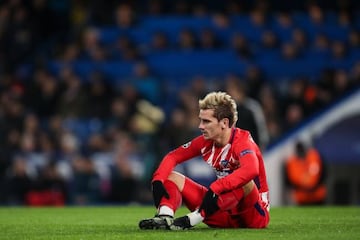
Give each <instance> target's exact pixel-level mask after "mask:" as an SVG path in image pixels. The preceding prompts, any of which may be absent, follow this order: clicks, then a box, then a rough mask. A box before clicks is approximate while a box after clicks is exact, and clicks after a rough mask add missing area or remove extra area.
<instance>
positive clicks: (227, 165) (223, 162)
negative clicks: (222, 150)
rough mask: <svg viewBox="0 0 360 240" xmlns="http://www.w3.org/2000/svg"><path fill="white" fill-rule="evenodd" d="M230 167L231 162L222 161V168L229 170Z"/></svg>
mask: <svg viewBox="0 0 360 240" xmlns="http://www.w3.org/2000/svg"><path fill="white" fill-rule="evenodd" d="M229 165H230V162H229V161H228V160H226V159H223V160H220V166H221V167H222V168H228V167H229Z"/></svg>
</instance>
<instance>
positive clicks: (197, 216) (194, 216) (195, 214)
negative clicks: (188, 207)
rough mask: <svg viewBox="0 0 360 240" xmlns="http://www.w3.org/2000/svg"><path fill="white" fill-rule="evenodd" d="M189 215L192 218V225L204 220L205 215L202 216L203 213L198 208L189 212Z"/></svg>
mask: <svg viewBox="0 0 360 240" xmlns="http://www.w3.org/2000/svg"><path fill="white" fill-rule="evenodd" d="M187 216H188V217H189V219H190V225H191V226H195V225H196V224H199V223H201V222H202V221H203V220H204V217H203V216H201V214H200V213H199V212H198V210H195V211H193V212H191V213H188V214H187Z"/></svg>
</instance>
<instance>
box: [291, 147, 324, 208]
mask: <svg viewBox="0 0 360 240" xmlns="http://www.w3.org/2000/svg"><path fill="white" fill-rule="evenodd" d="M286 176H287V181H288V184H289V189H290V201H291V202H292V203H295V204H297V205H309V204H323V203H325V201H326V186H325V185H324V165H323V162H322V159H321V156H320V154H319V152H318V151H317V150H316V149H315V148H313V147H306V146H305V144H304V143H302V142H300V141H299V142H296V144H295V148H294V153H293V154H292V155H290V156H289V158H288V159H287V161H286Z"/></svg>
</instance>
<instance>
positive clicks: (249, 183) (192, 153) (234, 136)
mask: <svg viewBox="0 0 360 240" xmlns="http://www.w3.org/2000/svg"><path fill="white" fill-rule="evenodd" d="M199 108H200V111H199V119H200V123H199V129H200V131H201V133H202V134H201V135H200V136H198V137H196V138H194V139H193V140H192V141H190V142H188V143H186V144H184V145H182V146H180V147H178V148H177V149H175V150H173V151H171V152H169V153H168V154H167V155H166V156H165V157H164V158H163V160H162V161H161V163H160V165H159V167H158V168H157V170H156V171H155V173H154V175H153V179H152V191H153V197H154V203H155V206H156V208H157V214H156V216H155V217H153V218H148V219H143V220H141V221H140V222H139V227H140V228H141V229H169V230H185V229H189V228H192V227H193V226H195V225H196V224H198V223H200V222H204V223H205V224H207V225H208V226H210V227H216V228H265V227H266V226H267V225H268V223H269V209H270V205H269V189H268V184H267V180H266V173H265V167H264V163H263V158H262V154H261V152H260V150H259V147H258V146H257V145H256V143H255V142H254V141H253V139H252V137H251V135H250V133H249V132H248V131H245V130H242V129H240V128H236V127H235V123H236V121H237V116H238V114H237V106H236V103H235V101H234V100H233V99H232V97H231V96H230V95H229V94H227V93H225V92H211V93H209V94H207V95H206V96H205V97H204V98H203V99H201V100H199ZM240 121H241V119H240ZM196 156H202V158H203V159H204V161H206V162H207V163H208V164H209V165H210V166H211V167H212V168H213V169H214V170H215V172H216V175H217V179H216V180H215V181H214V182H213V183H211V184H210V186H209V188H206V187H205V186H202V185H200V184H198V183H196V182H194V181H193V180H191V179H190V178H188V177H186V176H184V175H183V174H181V173H178V172H175V171H173V169H174V168H175V166H176V165H177V164H180V163H182V162H184V161H187V160H190V159H192V158H194V157H196ZM182 203H184V204H185V206H186V207H187V208H188V209H189V210H190V211H191V212H190V213H189V214H187V215H185V216H183V217H179V218H175V219H174V215H175V212H176V210H177V209H178V208H179V207H180V206H181V204H182Z"/></svg>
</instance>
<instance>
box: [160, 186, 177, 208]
mask: <svg viewBox="0 0 360 240" xmlns="http://www.w3.org/2000/svg"><path fill="white" fill-rule="evenodd" d="M164 186H165V189H166V191H167V192H168V194H169V196H170V198H169V199H167V198H165V197H163V198H162V199H161V201H160V206H163V205H165V206H168V207H169V208H171V209H172V210H173V211H174V212H175V211H176V210H177V209H178V208H179V207H180V206H181V202H182V201H181V193H180V191H179V189H178V187H177V186H176V184H175V183H174V182H172V181H169V180H166V181H165V182H164Z"/></svg>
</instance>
